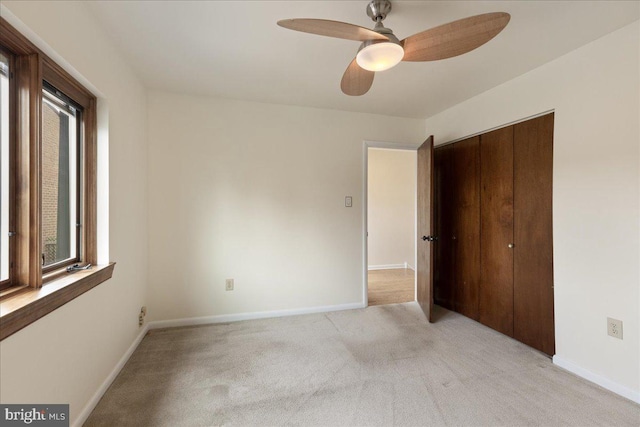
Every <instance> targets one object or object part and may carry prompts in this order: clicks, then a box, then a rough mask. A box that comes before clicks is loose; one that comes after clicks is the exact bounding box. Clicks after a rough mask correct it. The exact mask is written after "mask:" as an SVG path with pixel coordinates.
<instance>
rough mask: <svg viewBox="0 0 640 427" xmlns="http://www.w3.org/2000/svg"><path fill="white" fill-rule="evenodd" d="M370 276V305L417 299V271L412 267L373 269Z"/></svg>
mask: <svg viewBox="0 0 640 427" xmlns="http://www.w3.org/2000/svg"><path fill="white" fill-rule="evenodd" d="M368 276H369V277H368V282H369V305H370V306H371V305H383V304H396V303H400V302H410V301H414V300H415V272H414V271H413V270H411V269H410V268H396V269H392V270H371V271H369V275H368Z"/></svg>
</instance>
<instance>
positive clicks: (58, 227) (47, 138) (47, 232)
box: [42, 85, 80, 267]
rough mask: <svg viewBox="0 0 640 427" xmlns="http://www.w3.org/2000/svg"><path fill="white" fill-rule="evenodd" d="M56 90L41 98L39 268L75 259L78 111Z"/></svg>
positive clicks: (76, 251) (76, 235) (76, 244)
mask: <svg viewBox="0 0 640 427" xmlns="http://www.w3.org/2000/svg"><path fill="white" fill-rule="evenodd" d="M54 92H55V89H52V88H49V87H46V85H45V90H43V97H42V98H43V99H42V101H43V102H42V265H43V266H44V267H47V266H50V265H52V264H57V263H59V262H62V261H66V260H73V259H77V258H78V250H79V248H78V236H79V224H78V222H79V221H78V218H79V215H78V202H79V201H78V195H79V191H78V190H79V187H78V179H79V176H78V175H79V174H78V164H79V163H78V156H79V153H78V147H79V141H78V137H79V135H80V132H79V129H78V126H79V123H80V111H79V110H78V109H77V108H75V107H74V106H73V105H71V104H70V102H68V101H66V100H65V99H64V96H62V95H61V94H59V95H58V94H55V93H54Z"/></svg>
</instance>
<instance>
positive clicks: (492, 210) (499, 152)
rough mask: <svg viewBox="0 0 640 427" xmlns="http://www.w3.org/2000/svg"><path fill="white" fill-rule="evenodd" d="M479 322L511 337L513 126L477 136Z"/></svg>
mask: <svg viewBox="0 0 640 427" xmlns="http://www.w3.org/2000/svg"><path fill="white" fill-rule="evenodd" d="M480 183H481V184H480V206H481V207H480V230H481V232H480V262H481V270H480V291H479V321H480V322H481V323H483V324H485V325H487V326H489V327H491V328H493V329H495V330H497V331H499V332H502V333H503V334H506V335H509V336H513V249H512V246H513V245H512V243H513V126H509V127H506V128H502V129H498V130H495V131H493V132H489V133H486V134H484V135H482V136H481V137H480Z"/></svg>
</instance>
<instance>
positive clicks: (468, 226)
mask: <svg viewBox="0 0 640 427" xmlns="http://www.w3.org/2000/svg"><path fill="white" fill-rule="evenodd" d="M453 153H454V154H453V157H454V174H455V183H456V195H455V213H454V244H455V246H456V251H455V259H456V261H455V262H456V266H455V271H456V274H455V283H456V284H455V286H454V292H455V301H456V304H455V309H456V311H458V312H459V313H461V314H463V315H465V316H467V317H470V318H472V319H475V320H477V319H478V284H479V281H480V137H478V136H476V137H473V138H469V139H466V140H464V141H460V142H456V143H455V144H454V150H453Z"/></svg>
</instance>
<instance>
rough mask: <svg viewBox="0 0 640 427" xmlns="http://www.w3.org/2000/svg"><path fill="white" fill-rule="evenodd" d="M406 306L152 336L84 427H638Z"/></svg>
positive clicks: (635, 408) (544, 364)
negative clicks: (251, 426) (218, 426)
mask: <svg viewBox="0 0 640 427" xmlns="http://www.w3.org/2000/svg"><path fill="white" fill-rule="evenodd" d="M440 310H441V311H440V313H439V320H438V322H437V323H435V324H428V323H427V322H426V321H425V319H424V316H423V315H422V313H421V312H420V309H419V307H418V305H417V304H416V303H415V302H412V303H404V304H395V305H383V306H377V307H369V308H366V309H361V310H349V311H341V312H333V313H327V314H312V315H304V316H296V317H285V318H279V319H266V320H253V321H246V322H237V323H230V324H220V325H211V326H204V327H193V328H175V329H165V330H157V331H152V332H151V333H150V334H149V335H148V336H147V337H146V338H145V339H144V340H143V341H142V343H141V344H140V346H139V348H138V349H137V350H136V351H135V353H134V354H133V356H132V357H131V359H130V360H129V362H128V363H127V364H126V366H125V367H124V369H123V370H122V372H121V373H120V375H119V376H118V377H117V379H116V380H115V382H114V383H113V385H112V386H111V388H110V389H109V390H108V391H107V393H106V394H105V395H104V397H103V398H102V400H101V401H100V403H99V404H98V406H97V407H96V409H95V410H94V412H93V413H92V415H91V416H90V418H89V419H88V420H87V423H86V424H85V425H87V426H110V427H111V426H172V427H175V426H215V425H259V426H271V425H273V426H276V425H307V426H311V425H317V426H339V425H347V426H364V425H384V426H391V425H407V426H419V425H420V426H427V425H428V426H439V425H465V426H638V425H639V424H640V406H639V405H636V404H634V403H632V402H630V401H628V400H626V399H624V398H621V397H619V396H616V395H614V394H613V393H610V392H608V391H606V390H604V389H602V388H600V387H598V386H595V385H593V384H591V383H589V382H587V381H584V380H582V379H580V378H578V377H576V376H574V375H572V374H570V373H568V372H565V371H563V370H562V369H559V368H557V367H555V366H554V365H552V364H551V361H550V360H549V359H548V358H547V357H545V356H544V355H542V354H541V353H539V352H537V351H536V350H533V349H531V348H529V347H527V346H525V345H524V344H521V343H519V342H517V341H514V340H512V339H510V338H508V337H506V336H504V335H501V334H499V333H498V332H495V331H493V330H491V329H489V328H486V327H484V326H482V325H480V324H478V323H476V322H474V321H472V320H470V319H467V318H465V317H463V316H461V315H459V314H456V313H452V312H448V311H445V310H444V309H440Z"/></svg>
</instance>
